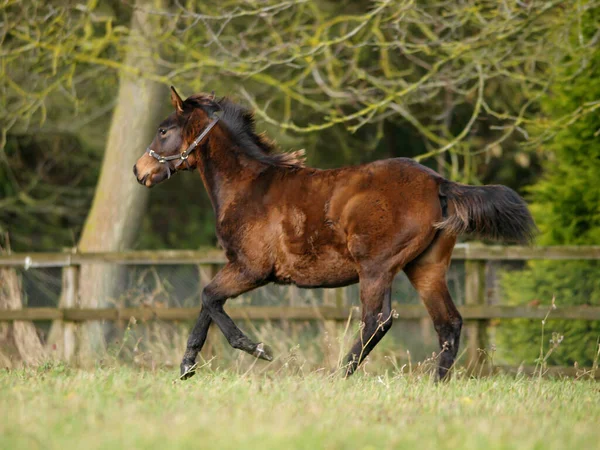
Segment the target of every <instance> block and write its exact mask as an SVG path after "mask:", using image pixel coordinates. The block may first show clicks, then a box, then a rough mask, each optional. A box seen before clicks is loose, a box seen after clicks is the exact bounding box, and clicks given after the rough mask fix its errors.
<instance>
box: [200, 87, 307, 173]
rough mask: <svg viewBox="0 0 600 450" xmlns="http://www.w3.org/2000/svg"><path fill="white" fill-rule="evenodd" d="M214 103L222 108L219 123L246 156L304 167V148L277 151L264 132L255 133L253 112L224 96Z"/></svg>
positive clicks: (276, 163) (274, 163)
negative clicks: (225, 128) (291, 150)
mask: <svg viewBox="0 0 600 450" xmlns="http://www.w3.org/2000/svg"><path fill="white" fill-rule="evenodd" d="M194 97H195V96H194ZM188 100H189V99H188ZM198 100H200V99H198ZM204 100H205V98H204ZM215 103H217V104H218V105H219V106H220V107H221V109H222V110H223V115H222V116H221V123H222V124H224V125H225V127H227V130H228V131H229V132H230V133H231V136H232V137H233V138H234V139H235V140H236V141H237V143H238V144H239V145H240V148H241V149H242V151H244V152H245V153H246V154H247V155H248V156H250V157H251V158H253V159H256V160H258V161H260V162H262V163H265V164H268V165H270V166H277V167H287V168H299V167H304V159H305V158H304V150H297V151H293V152H277V148H276V146H275V144H274V143H273V141H271V140H270V139H269V138H268V137H267V136H266V134H265V133H260V134H257V133H256V127H255V122H254V113H253V112H252V111H251V110H248V109H246V108H244V107H243V106H241V105H238V104H236V103H234V102H232V101H231V100H229V99H228V98H226V97H223V98H221V99H219V100H216V101H215Z"/></svg>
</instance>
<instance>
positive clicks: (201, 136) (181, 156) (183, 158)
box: [146, 111, 222, 178]
mask: <svg viewBox="0 0 600 450" xmlns="http://www.w3.org/2000/svg"><path fill="white" fill-rule="evenodd" d="M221 114H222V111H215V112H214V113H213V114H212V116H211V118H212V120H211V121H210V123H209V124H208V125H207V126H206V128H205V129H204V130H203V131H202V133H200V134H199V135H198V137H197V138H196V139H194V140H193V142H192V143H191V144H190V145H189V146H188V148H187V149H186V150H185V151H184V152H181V154H179V155H171V156H162V155H159V154H158V153H156V152H155V151H154V150H152V149H151V148H150V147H148V148H147V149H146V153H148V154H149V155H150V156H152V157H153V158H155V159H156V160H157V161H158V162H159V163H161V164H166V165H167V178H171V166H170V165H169V164H168V163H169V161H173V160H179V161H185V163H186V164H188V161H187V159H188V157H189V156H190V153H192V152H193V151H194V150H195V149H196V147H198V145H199V144H200V143H201V142H202V140H203V139H204V138H205V137H206V135H207V134H208V133H209V132H210V130H212V129H213V127H214V126H215V125H216V124H217V122H218V121H219V119H220V118H221ZM177 167H178V166H177ZM188 168H189V164H188Z"/></svg>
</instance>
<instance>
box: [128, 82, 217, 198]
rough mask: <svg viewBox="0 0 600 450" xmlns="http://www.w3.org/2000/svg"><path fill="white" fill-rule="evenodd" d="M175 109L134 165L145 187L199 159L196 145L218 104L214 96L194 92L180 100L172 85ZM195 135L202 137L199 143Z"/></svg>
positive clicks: (172, 99) (192, 165)
mask: <svg viewBox="0 0 600 450" xmlns="http://www.w3.org/2000/svg"><path fill="white" fill-rule="evenodd" d="M171 103H172V104H173V107H174V108H175V112H174V113H172V114H171V115H170V116H169V117H167V118H166V119H165V120H163V121H162V122H161V123H160V125H159V126H158V130H157V131H156V136H154V140H153V141H152V143H151V144H150V146H149V147H148V149H147V150H146V153H144V154H143V155H142V156H141V157H140V158H139V159H138V160H137V162H136V163H135V165H134V166H133V173H134V175H135V176H136V178H137V180H138V182H139V183H140V184H143V185H144V186H146V187H152V186H154V185H155V184H158V183H160V182H161V181H164V180H165V179H167V178H169V177H170V176H171V174H173V173H175V172H178V171H180V170H191V169H194V168H195V167H196V164H197V162H198V152H199V151H200V148H198V149H196V148H195V146H194V147H193V148H190V146H193V145H194V143H196V145H197V146H198V147H201V146H202V143H203V142H205V141H206V139H207V135H206V134H205V135H203V136H202V134H203V131H205V130H208V131H209V132H210V128H212V125H214V124H215V123H216V119H217V117H218V114H219V113H220V111H221V107H220V106H219V104H218V103H217V102H216V101H215V97H214V94H213V95H194V96H193V97H190V98H188V99H187V100H185V101H183V100H182V99H181V97H180V96H179V94H177V91H175V88H174V87H172V86H171ZM198 137H202V139H201V141H200V142H198V139H197V138H198Z"/></svg>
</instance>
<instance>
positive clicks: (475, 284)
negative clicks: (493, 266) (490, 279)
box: [465, 259, 487, 369]
mask: <svg viewBox="0 0 600 450" xmlns="http://www.w3.org/2000/svg"><path fill="white" fill-rule="evenodd" d="M485 267H486V261H482V260H471V259H467V260H465V304H466V305H470V306H479V305H485V303H486V297H485V293H486V289H485V288H486V286H485ZM465 331H466V335H465V338H466V348H467V365H468V366H469V367H470V368H471V369H473V368H475V365H476V364H477V361H478V360H479V351H478V349H482V348H485V347H486V345H487V323H486V322H485V321H482V320H467V321H466V323H465Z"/></svg>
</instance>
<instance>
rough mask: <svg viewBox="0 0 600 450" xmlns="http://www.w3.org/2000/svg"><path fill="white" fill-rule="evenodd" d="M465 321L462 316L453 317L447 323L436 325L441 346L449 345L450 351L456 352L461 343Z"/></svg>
mask: <svg viewBox="0 0 600 450" xmlns="http://www.w3.org/2000/svg"><path fill="white" fill-rule="evenodd" d="M462 324H463V320H462V317H461V316H460V315H457V316H456V317H453V318H452V319H450V320H447V321H445V322H441V323H436V324H435V325H434V326H435V331H436V332H437V334H438V336H439V338H440V345H441V346H444V345H447V346H448V347H449V349H451V350H453V352H456V350H458V346H459V343H460V332H461V329H462Z"/></svg>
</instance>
